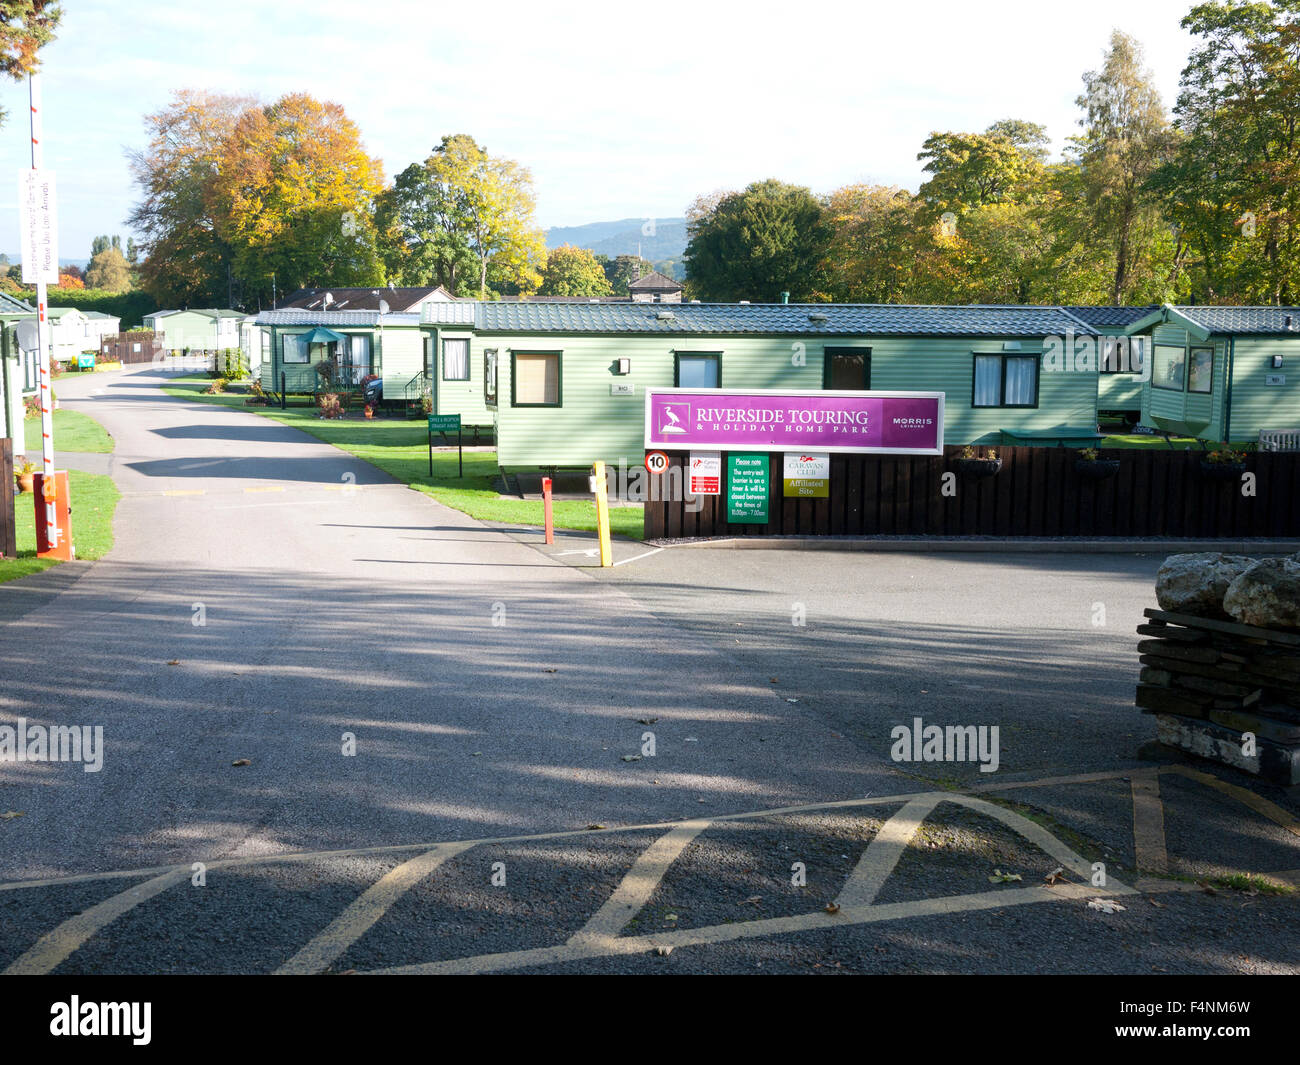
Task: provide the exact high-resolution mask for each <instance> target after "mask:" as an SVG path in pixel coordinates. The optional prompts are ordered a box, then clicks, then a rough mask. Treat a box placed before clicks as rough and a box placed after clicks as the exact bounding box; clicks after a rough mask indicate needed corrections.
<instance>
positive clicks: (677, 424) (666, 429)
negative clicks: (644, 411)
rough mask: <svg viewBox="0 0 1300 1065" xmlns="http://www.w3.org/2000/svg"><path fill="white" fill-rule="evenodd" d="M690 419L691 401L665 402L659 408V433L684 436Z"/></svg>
mask: <svg viewBox="0 0 1300 1065" xmlns="http://www.w3.org/2000/svg"><path fill="white" fill-rule="evenodd" d="M690 420H691V405H690V404H689V403H665V404H664V405H663V406H662V407H660V408H659V433H660V435H661V436H684V435H685V434H686V432H687V429H686V426H687V425H688V424H689V423H690Z"/></svg>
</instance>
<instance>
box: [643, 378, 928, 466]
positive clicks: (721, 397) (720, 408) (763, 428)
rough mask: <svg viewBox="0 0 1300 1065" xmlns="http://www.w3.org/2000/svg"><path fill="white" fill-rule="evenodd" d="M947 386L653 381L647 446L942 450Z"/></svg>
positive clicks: (648, 393)
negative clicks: (817, 387)
mask: <svg viewBox="0 0 1300 1065" xmlns="http://www.w3.org/2000/svg"><path fill="white" fill-rule="evenodd" d="M943 398H944V394H943V393H942V392H840V391H811V390H809V391H804V390H794V391H787V390H784V389H757V390H743V391H731V390H724V389H702V390H695V389H689V388H654V389H646V399H645V446H646V447H647V448H659V447H661V448H670V449H673V450H677V451H685V450H687V449H689V448H691V447H711V448H720V449H722V450H730V449H731V448H748V449H754V448H763V449H766V450H768V451H789V452H793V451H799V450H808V451H822V452H828V453H829V452H836V453H840V452H857V453H868V454H869V453H876V454H883V455H942V454H943Z"/></svg>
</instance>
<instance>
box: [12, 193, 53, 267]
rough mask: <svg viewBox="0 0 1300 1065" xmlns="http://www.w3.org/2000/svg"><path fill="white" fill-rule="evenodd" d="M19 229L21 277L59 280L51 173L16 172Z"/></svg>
mask: <svg viewBox="0 0 1300 1065" xmlns="http://www.w3.org/2000/svg"><path fill="white" fill-rule="evenodd" d="M18 229H19V235H20V237H21V239H22V246H23V251H22V255H23V281H25V282H26V283H27V284H29V285H34V284H36V283H37V282H41V281H43V282H45V284H47V285H57V284H58V283H59V224H58V217H57V212H56V211H55V205H54V173H53V171H50V170H20V171H19V172H18Z"/></svg>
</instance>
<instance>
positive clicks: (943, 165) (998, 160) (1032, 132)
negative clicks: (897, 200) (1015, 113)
mask: <svg viewBox="0 0 1300 1065" xmlns="http://www.w3.org/2000/svg"><path fill="white" fill-rule="evenodd" d="M1045 137H1046V134H1045V133H1044V131H1043V127H1042V126H1038V125H1036V124H1034V123H1032V122H1022V121H1018V120H1015V119H1004V120H1003V121H1001V122H996V123H994V124H993V125H992V126H990V127H989V128H988V129H987V130H986V131H985V132H984V133H931V134H930V136H929V137H927V138H926V139H925V143H924V144H922V146H921V151H920V152H919V153H918V154H917V159H918V160H924V162H925V166H924V167H922V169H923V170H924V171H925V172H926V173H927V174H929V175H930V178H929V180H927V181H926V182H925V183H924V184H923V185H922V186H921V188H920V191H919V193H918V195H919V196H920V197H921V199H922V200H924V201H925V205H926V211H925V213H926V215H927V217H928V218H929V219H931V220H933V219H937V218H940V217H941V216H942V215H943V214H944V213H946V212H949V211H951V212H952V213H953V214H955V215H957V216H958V218H960V217H961V216H962V215H964V214H966V213H967V212H968V211H973V210H976V209H978V208H980V207H984V206H986V205H987V204H992V203H1023V202H1025V201H1027V200H1028V199H1030V198H1031V197H1032V196H1034V195H1035V194H1037V193H1038V192H1039V191H1040V189H1041V183H1042V181H1043V178H1044V176H1045V169H1044V165H1043V158H1042V145H1043V141H1044V140H1045Z"/></svg>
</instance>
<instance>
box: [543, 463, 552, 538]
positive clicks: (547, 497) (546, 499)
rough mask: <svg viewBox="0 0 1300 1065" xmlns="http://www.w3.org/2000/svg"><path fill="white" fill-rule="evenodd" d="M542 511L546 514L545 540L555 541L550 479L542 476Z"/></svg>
mask: <svg viewBox="0 0 1300 1065" xmlns="http://www.w3.org/2000/svg"><path fill="white" fill-rule="evenodd" d="M542 511H543V513H544V514H545V515H546V517H545V521H546V542H547V543H548V544H553V543H555V518H554V516H553V515H552V514H551V479H550V478H549V477H543V478H542Z"/></svg>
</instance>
